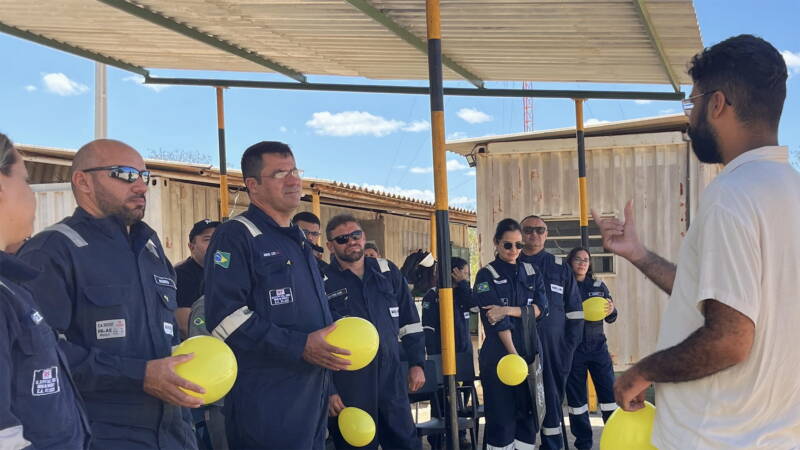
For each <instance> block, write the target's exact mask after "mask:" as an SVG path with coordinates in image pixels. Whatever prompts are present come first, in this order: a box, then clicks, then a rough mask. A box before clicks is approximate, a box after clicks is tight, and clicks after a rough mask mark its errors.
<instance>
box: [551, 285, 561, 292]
mask: <svg viewBox="0 0 800 450" xmlns="http://www.w3.org/2000/svg"><path fill="white" fill-rule="evenodd" d="M550 290H551V291H553V292H556V293H558V294H563V293H564V287H563V286H559V285H557V284H551V285H550Z"/></svg>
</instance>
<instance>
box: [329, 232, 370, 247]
mask: <svg viewBox="0 0 800 450" xmlns="http://www.w3.org/2000/svg"><path fill="white" fill-rule="evenodd" d="M362 234H364V232H363V231H361V230H356V231H353V232H352V233H348V234H343V235H341V236H336V237H335V238H331V239H329V240H331V241H336V243H337V244H339V245H344V244H347V242H348V241H350V240H351V239H352V240H354V241H357V240H359V239H361V235H362Z"/></svg>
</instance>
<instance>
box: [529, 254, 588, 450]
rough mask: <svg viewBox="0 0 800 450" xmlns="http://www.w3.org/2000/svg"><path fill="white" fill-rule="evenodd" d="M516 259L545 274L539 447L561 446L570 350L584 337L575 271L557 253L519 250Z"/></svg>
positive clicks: (557, 447) (570, 362)
mask: <svg viewBox="0 0 800 450" xmlns="http://www.w3.org/2000/svg"><path fill="white" fill-rule="evenodd" d="M519 262H528V263H531V264H533V265H534V266H536V267H537V268H538V269H539V270H540V271H541V272H542V273H543V274H544V286H545V290H547V295H548V299H549V305H550V314H548V315H547V317H545V318H544V319H542V321H540V322H539V324H538V325H539V327H538V332H539V339H540V341H541V344H542V355H543V356H544V357H543V358H542V366H543V369H544V387H545V400H546V403H547V414H546V415H545V418H544V423H543V424H542V430H541V437H542V440H541V442H542V445H541V448H542V449H545V450H556V449H560V448H563V446H564V441H563V439H562V436H561V422H562V421H563V416H564V413H563V409H562V407H561V405H562V403H563V402H564V388H565V385H566V380H567V376H568V375H569V371H570V369H571V368H572V354H573V353H574V352H575V348H576V347H577V346H578V344H579V343H580V341H581V338H582V337H583V303H582V302H581V298H580V292H579V291H578V285H577V284H576V282H575V275H574V274H573V273H572V269H571V268H570V267H569V265H568V264H565V263H564V261H563V259H562V258H560V257H556V256H553V255H552V254H550V253H547V252H546V251H544V250H543V251H541V252H539V253H537V254H536V255H532V256H527V255H525V254H524V253H522V254H520V256H519Z"/></svg>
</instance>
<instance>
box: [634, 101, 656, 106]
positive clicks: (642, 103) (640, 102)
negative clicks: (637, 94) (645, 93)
mask: <svg viewBox="0 0 800 450" xmlns="http://www.w3.org/2000/svg"><path fill="white" fill-rule="evenodd" d="M633 102H634V103H636V104H637V105H649V104H650V103H653V101H652V100H634V101H633Z"/></svg>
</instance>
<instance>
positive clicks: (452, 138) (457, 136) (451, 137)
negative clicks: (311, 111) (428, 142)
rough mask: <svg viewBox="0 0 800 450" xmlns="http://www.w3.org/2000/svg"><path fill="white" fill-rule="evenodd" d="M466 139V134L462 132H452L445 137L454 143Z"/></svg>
mask: <svg viewBox="0 0 800 450" xmlns="http://www.w3.org/2000/svg"><path fill="white" fill-rule="evenodd" d="M466 138H467V133H464V132H463V131H454V132H452V133H450V134H448V135H447V140H448V141H455V140H458V139H466Z"/></svg>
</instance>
